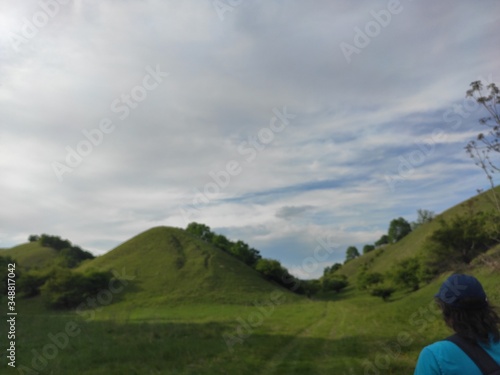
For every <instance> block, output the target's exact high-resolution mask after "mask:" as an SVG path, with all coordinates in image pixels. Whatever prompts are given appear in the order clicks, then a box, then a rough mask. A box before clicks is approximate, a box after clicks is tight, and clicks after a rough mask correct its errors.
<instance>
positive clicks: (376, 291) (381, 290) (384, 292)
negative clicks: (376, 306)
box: [370, 286, 396, 302]
mask: <svg viewBox="0 0 500 375" xmlns="http://www.w3.org/2000/svg"><path fill="white" fill-rule="evenodd" d="M395 291H396V290H395V289H394V288H391V287H382V286H381V287H375V288H372V289H371V290H370V294H371V295H372V296H374V297H380V298H382V299H383V300H384V301H386V302H387V301H388V300H389V297H390V296H391V295H392V293H394V292H395Z"/></svg>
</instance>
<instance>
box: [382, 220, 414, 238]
mask: <svg viewBox="0 0 500 375" xmlns="http://www.w3.org/2000/svg"><path fill="white" fill-rule="evenodd" d="M410 232H411V225H410V223H409V222H407V221H406V220H405V219H404V218H402V217H398V218H397V219H394V220H392V221H391V223H390V225H389V232H388V233H387V235H388V236H389V242H391V243H396V242H398V241H400V240H401V239H403V238H404V237H405V236H406V235H408V234H409V233H410Z"/></svg>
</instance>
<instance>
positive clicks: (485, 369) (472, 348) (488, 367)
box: [446, 334, 500, 375]
mask: <svg viewBox="0 0 500 375" xmlns="http://www.w3.org/2000/svg"><path fill="white" fill-rule="evenodd" d="M446 340H447V341H451V342H452V343H454V344H455V345H457V346H458V347H459V348H460V349H462V350H463V351H464V352H465V354H467V355H468V356H469V357H470V359H472V360H473V361H474V363H475V364H476V365H477V367H479V369H480V370H481V372H482V373H483V374H484V375H490V374H497V373H498V374H500V365H498V364H497V363H496V362H495V360H494V359H493V358H492V357H491V356H490V355H489V354H488V353H487V352H486V351H485V350H484V349H483V348H482V347H481V346H479V344H477V343H475V342H472V341H470V340H467V339H464V338H463V337H460V336H459V335H457V334H454V335H452V336H450V337H447V338H446Z"/></svg>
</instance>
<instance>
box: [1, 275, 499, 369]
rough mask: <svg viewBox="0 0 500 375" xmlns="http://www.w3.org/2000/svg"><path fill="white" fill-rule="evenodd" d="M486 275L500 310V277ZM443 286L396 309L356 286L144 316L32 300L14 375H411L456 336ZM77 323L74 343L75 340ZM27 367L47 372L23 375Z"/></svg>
mask: <svg viewBox="0 0 500 375" xmlns="http://www.w3.org/2000/svg"><path fill="white" fill-rule="evenodd" d="M477 275H478V277H479V278H480V279H481V281H482V282H483V283H484V285H485V288H486V289H487V290H488V291H489V292H490V293H489V294H490V298H491V299H492V300H493V302H494V303H497V304H500V293H499V291H498V288H497V286H496V285H497V283H498V275H497V274H493V273H491V272H488V271H485V270H478V271H477ZM441 281H442V280H436V281H435V282H434V283H432V284H430V285H428V286H426V287H425V288H423V289H421V290H420V291H418V292H416V293H412V294H403V293H399V294H397V295H395V296H394V298H393V300H392V301H391V302H383V301H381V300H380V299H378V298H374V297H371V296H368V295H367V294H363V293H359V292H357V291H355V290H354V289H352V288H349V289H348V290H347V291H345V292H344V293H341V294H339V295H325V296H323V297H322V298H321V299H318V300H315V301H310V300H306V299H304V300H300V301H297V300H294V301H288V300H287V299H286V295H285V294H283V293H282V292H281V291H280V290H277V292H276V291H275V294H274V295H272V293H273V292H271V293H270V294H269V295H268V298H267V299H263V300H259V301H257V302H259V303H260V304H261V305H264V307H262V306H261V307H260V308H259V307H256V306H254V305H252V306H249V305H237V304H231V305H224V304H220V303H214V304H206V303H204V304H196V303H194V304H189V305H182V304H179V305H172V306H156V307H142V308H136V309H134V308H133V307H132V305H131V304H130V302H129V301H123V302H119V303H117V304H113V305H110V306H108V307H105V308H102V309H100V307H98V308H97V309H94V310H93V311H92V312H93V313H95V314H92V315H91V314H89V312H88V311H87V312H86V313H85V314H83V313H81V314H77V313H57V312H55V313H54V312H49V311H46V310H45V308H44V307H43V306H42V305H41V301H39V300H31V301H24V302H22V303H20V304H19V306H18V313H19V318H18V322H17V334H18V336H17V338H16V344H17V346H16V348H17V349H16V350H17V365H18V368H17V370H18V371H6V372H5V373H6V374H7V373H21V374H22V373H25V374H30V373H39V374H53V375H59V374H61V375H62V374H64V375H68V374H82V375H87V374H89V375H90V374H103V375H104V374H106V375H114V374H120V375H122V374H141V375H143V374H183V375H187V374H193V375H194V374H365V373H368V374H379V373H380V374H409V373H412V371H413V367H414V364H415V361H416V359H417V356H418V353H419V351H420V350H421V348H422V347H423V346H424V345H426V344H429V343H431V342H433V341H435V340H438V339H440V338H443V337H445V336H446V335H447V334H448V332H449V331H448V330H447V328H446V327H445V326H444V324H443V323H442V322H441V319H440V316H439V313H438V312H437V311H436V309H435V307H434V304H433V303H432V300H433V299H432V296H433V294H434V293H435V292H436V290H437V288H438V287H439V285H440V282H441ZM3 306H6V301H5V300H2V310H4V309H3ZM68 323H69V324H70V326H69V327H70V328H71V329H70V330H69V332H70V333H71V334H72V335H74V336H71V335H69V334H68V333H65V332H66V330H67V328H68V326H67V325H68ZM2 325H5V323H2ZM2 332H5V330H3V329H2ZM228 343H229V345H228ZM57 344H58V345H59V348H57V346H56V345H57ZM4 346H5V345H4V341H3V340H2V349H4ZM55 348H56V350H54V349H55ZM42 357H43V358H45V359H44V360H42V359H41V358H42ZM33 361H35V362H33ZM44 364H45V366H43V365H44ZM21 365H23V366H26V368H28V367H29V368H31V369H35V370H36V368H37V366H38V368H39V369H41V368H42V367H44V368H43V369H42V370H41V371H36V372H27V371H26V368H24V370H23V371H24V372H20V371H19V370H20V369H21V368H22V367H19V366H21ZM33 365H34V366H33ZM2 367H4V366H3V365H2ZM4 368H5V367H4ZM2 373H4V372H2Z"/></svg>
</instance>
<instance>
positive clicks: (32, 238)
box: [28, 234, 40, 242]
mask: <svg viewBox="0 0 500 375" xmlns="http://www.w3.org/2000/svg"><path fill="white" fill-rule="evenodd" d="M28 241H29V242H38V241H40V236H38V235H36V234H32V235H30V236H29V237H28Z"/></svg>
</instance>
